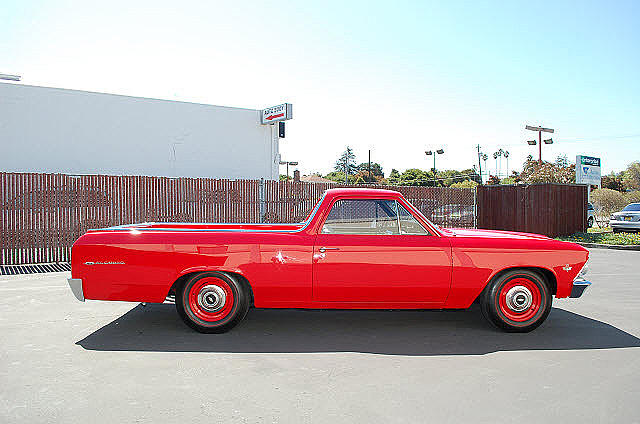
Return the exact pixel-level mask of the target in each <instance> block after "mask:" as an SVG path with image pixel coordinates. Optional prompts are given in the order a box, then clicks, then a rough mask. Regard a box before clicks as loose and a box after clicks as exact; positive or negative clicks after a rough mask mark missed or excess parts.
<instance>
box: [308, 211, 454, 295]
mask: <svg viewBox="0 0 640 424" xmlns="http://www.w3.org/2000/svg"><path fill="white" fill-rule="evenodd" d="M450 285H451V246H450V243H449V240H448V239H447V238H446V237H441V236H440V235H438V234H435V233H434V232H433V231H429V230H428V229H426V228H425V227H424V226H423V225H422V224H420V222H418V221H417V220H416V218H415V217H414V216H413V215H412V214H411V213H409V212H408V211H407V209H406V208H405V207H404V206H402V204H400V203H398V202H397V201H396V200H393V199H340V200H337V201H335V202H334V203H333V205H332V207H331V210H330V212H329V214H328V216H327V218H326V220H325V222H324V224H323V225H322V226H321V227H320V229H319V232H318V234H317V236H316V240H315V243H314V260H313V299H314V301H319V302H366V303H380V304H381V305H380V306H382V304H384V303H425V304H426V303H428V304H433V305H436V304H441V303H444V301H445V300H446V297H447V295H448V293H449V288H450Z"/></svg>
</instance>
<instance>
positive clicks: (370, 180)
mask: <svg viewBox="0 0 640 424" xmlns="http://www.w3.org/2000/svg"><path fill="white" fill-rule="evenodd" d="M372 181H373V180H372V179H371V149H369V182H372Z"/></svg>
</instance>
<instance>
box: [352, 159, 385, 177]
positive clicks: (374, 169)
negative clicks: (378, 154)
mask: <svg viewBox="0 0 640 424" xmlns="http://www.w3.org/2000/svg"><path fill="white" fill-rule="evenodd" d="M356 169H357V170H358V171H360V172H364V173H366V174H367V175H368V174H369V162H363V163H361V164H360V165H358V166H357V167H356ZM371 175H374V176H376V177H384V172H382V166H380V164H379V163H377V162H371Z"/></svg>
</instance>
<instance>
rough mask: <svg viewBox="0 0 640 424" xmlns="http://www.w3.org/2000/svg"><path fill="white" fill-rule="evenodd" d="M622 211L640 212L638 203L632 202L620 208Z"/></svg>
mask: <svg viewBox="0 0 640 424" xmlns="http://www.w3.org/2000/svg"><path fill="white" fill-rule="evenodd" d="M622 211H623V212H640V203H632V204H630V205H627V206H625V208H624V209H622Z"/></svg>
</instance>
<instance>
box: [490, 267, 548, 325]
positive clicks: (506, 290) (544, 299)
mask: <svg viewBox="0 0 640 424" xmlns="http://www.w3.org/2000/svg"><path fill="white" fill-rule="evenodd" d="M552 301H553V296H552V295H551V291H550V290H549V286H548V285H547V282H546V280H545V278H544V277H543V276H542V275H540V274H538V273H537V272H533V271H530V270H525V269H523V270H513V271H509V272H507V273H505V274H502V275H501V276H499V277H497V278H494V279H493V280H492V281H491V282H490V283H489V286H488V287H487V289H486V290H485V291H484V293H483V295H482V300H481V302H480V308H481V309H482V314H483V315H484V316H485V318H487V319H488V320H489V322H491V323H492V324H493V325H495V326H496V327H498V328H500V329H502V330H504V331H508V332H513V333H527V332H529V331H532V330H534V329H536V328H538V326H540V324H542V323H543V322H544V321H545V320H546V319H547V316H549V312H550V311H551V303H552Z"/></svg>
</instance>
